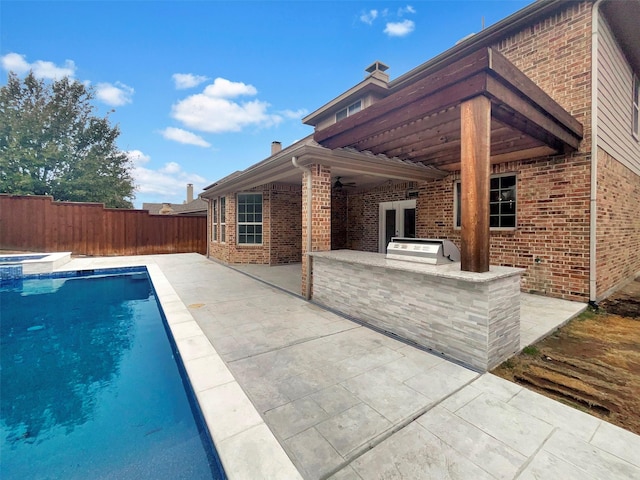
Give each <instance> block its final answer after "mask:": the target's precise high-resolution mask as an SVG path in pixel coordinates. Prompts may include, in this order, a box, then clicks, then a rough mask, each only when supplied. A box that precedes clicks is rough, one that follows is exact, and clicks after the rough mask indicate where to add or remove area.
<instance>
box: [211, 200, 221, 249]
mask: <svg viewBox="0 0 640 480" xmlns="http://www.w3.org/2000/svg"><path fill="white" fill-rule="evenodd" d="M219 218H220V216H219V214H218V199H217V198H214V199H212V200H211V241H212V242H214V243H218V219H219Z"/></svg>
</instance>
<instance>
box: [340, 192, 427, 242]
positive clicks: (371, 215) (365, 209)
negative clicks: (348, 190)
mask: <svg viewBox="0 0 640 480" xmlns="http://www.w3.org/2000/svg"><path fill="white" fill-rule="evenodd" d="M416 187H417V183H414V182H401V183H395V184H391V183H389V184H385V185H381V186H379V187H377V188H374V189H372V190H368V191H365V192H358V193H354V194H349V197H348V204H347V215H348V219H349V220H348V230H347V241H346V246H347V248H349V249H351V250H361V251H364V252H377V251H378V239H379V223H380V207H379V204H380V203H382V202H392V201H398V200H406V199H407V190H413V189H415V188H416Z"/></svg>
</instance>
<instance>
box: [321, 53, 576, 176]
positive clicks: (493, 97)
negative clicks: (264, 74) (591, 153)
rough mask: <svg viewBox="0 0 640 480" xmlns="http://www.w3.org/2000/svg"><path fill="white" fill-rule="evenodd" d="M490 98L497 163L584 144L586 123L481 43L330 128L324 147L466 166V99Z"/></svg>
mask: <svg viewBox="0 0 640 480" xmlns="http://www.w3.org/2000/svg"><path fill="white" fill-rule="evenodd" d="M478 96H485V97H487V98H489V100H490V101H491V125H490V129H491V142H490V152H491V153H490V159H491V163H501V162H508V161H513V160H522V159H527V158H534V157H539V156H544V155H553V154H560V153H568V152H571V151H574V150H577V149H578V146H579V144H580V140H581V139H582V125H581V124H580V123H579V122H578V121H577V120H575V119H574V118H573V117H572V116H571V115H570V114H569V113H568V112H567V111H565V110H564V109H563V108H562V107H561V106H560V105H559V104H558V103H556V102H555V101H554V100H553V99H552V98H551V97H549V96H548V95H547V94H546V93H545V92H544V91H542V90H541V89H540V88H539V87H538V86H536V85H535V84H534V83H533V82H532V81H531V80H530V79H529V78H528V77H527V76H526V75H525V74H524V73H522V72H521V71H520V70H518V69H517V68H516V67H515V66H514V65H513V64H512V63H510V62H509V61H508V60H507V59H506V58H505V57H504V56H503V55H501V54H500V53H498V52H496V51H494V50H492V49H491V48H481V49H479V50H477V51H475V52H473V53H471V54H469V55H467V56H465V57H463V58H461V59H459V60H457V61H455V62H453V63H450V64H449V65H446V66H444V67H442V68H439V69H438V70H436V71H434V70H433V69H428V70H425V71H424V72H422V73H421V74H419V75H417V76H416V77H415V78H414V79H413V81H412V82H411V84H409V85H407V86H403V87H402V88H401V89H399V90H398V91H396V92H392V93H391V94H390V95H389V96H388V97H386V98H384V99H382V100H380V101H378V102H377V103H375V104H373V105H372V106H370V107H369V108H366V109H364V110H362V111H360V112H358V113H356V114H354V115H352V116H350V117H347V118H345V119H344V120H341V121H340V122H337V123H335V124H333V125H331V126H329V127H327V128H324V129H321V130H317V131H316V132H315V134H314V139H315V140H316V141H317V142H318V143H319V144H320V145H322V146H323V147H327V148H329V149H337V148H344V147H349V148H353V149H355V150H357V151H361V152H363V151H368V152H371V153H372V154H374V155H379V154H382V155H385V156H387V157H396V158H399V159H401V160H404V161H410V162H415V163H418V164H423V165H425V166H429V167H433V168H437V169H439V170H443V171H452V170H460V168H461V160H460V158H461V120H460V105H461V104H462V102H464V101H466V100H469V99H471V98H474V97H478Z"/></svg>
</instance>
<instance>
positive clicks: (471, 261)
mask: <svg viewBox="0 0 640 480" xmlns="http://www.w3.org/2000/svg"><path fill="white" fill-rule="evenodd" d="M460 134H461V145H460V153H461V169H460V178H461V202H462V205H461V227H462V229H461V246H462V248H461V250H460V260H461V264H462V265H461V268H462V270H463V271H466V272H478V273H482V272H488V271H489V185H490V183H489V182H490V176H491V162H490V154H491V152H490V149H491V148H490V147H491V101H490V100H489V99H488V98H487V97H485V96H478V97H475V98H472V99H471V100H466V101H464V102H462V104H461V106H460Z"/></svg>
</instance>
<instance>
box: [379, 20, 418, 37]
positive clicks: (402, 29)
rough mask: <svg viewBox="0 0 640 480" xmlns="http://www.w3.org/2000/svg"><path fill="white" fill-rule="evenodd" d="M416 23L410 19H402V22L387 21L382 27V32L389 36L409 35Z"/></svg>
mask: <svg viewBox="0 0 640 480" xmlns="http://www.w3.org/2000/svg"><path fill="white" fill-rule="evenodd" d="M415 27H416V24H415V23H414V22H413V21H412V20H403V21H402V22H388V23H387V26H386V27H385V29H384V33H386V34H387V35H389V36H390V37H404V36H406V35H409V34H410V33H411V32H413V30H414V29H415Z"/></svg>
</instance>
